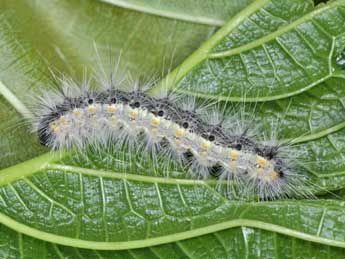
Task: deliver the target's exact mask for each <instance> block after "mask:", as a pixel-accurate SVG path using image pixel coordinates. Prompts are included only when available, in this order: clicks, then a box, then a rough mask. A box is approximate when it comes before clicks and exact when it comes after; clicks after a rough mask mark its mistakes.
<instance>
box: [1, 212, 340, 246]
mask: <svg viewBox="0 0 345 259" xmlns="http://www.w3.org/2000/svg"><path fill="white" fill-rule="evenodd" d="M0 223H2V224H4V225H6V226H7V227H9V228H11V229H13V230H15V231H17V232H19V233H22V234H25V235H28V236H32V237H34V238H37V239H41V240H44V241H48V242H51V243H55V244H60V245H66V246H73V247H78V248H88V249H96V250H123V249H135V248H143V247H150V246H155V245H162V244H167V243H172V242H176V241H180V240H185V239H190V238H194V237H198V236H202V235H206V234H210V233H214V232H218V231H222V230H225V229H229V228H235V227H253V228H259V229H263V230H267V231H272V232H276V233H280V234H284V235H287V236H290V237H294V238H298V239H302V240H305V241H310V242H315V243H319V244H323V245H329V246H335V247H342V248H345V242H342V241H337V240H331V239H328V238H324V237H320V236H317V235H311V234H306V233H303V232H301V231H297V230H292V229H289V228H286V227H282V226H278V225H275V224H270V223H265V222H262V221H258V220H247V219H236V220H229V221H226V222H222V223H218V224H214V225H209V226H207V227H202V228H196V229H193V230H188V231H184V232H180V233H175V234H170V235H166V236H160V237H155V238H148V239H145V240H133V241H121V242H98V241H87V240H82V239H75V238H70V237H62V236H59V235H56V234H51V233H47V232H44V231H41V230H37V229H35V228H32V227H29V226H27V225H25V224H22V223H19V222H17V221H15V220H13V219H12V218H10V217H8V216H6V215H4V214H2V213H0Z"/></svg>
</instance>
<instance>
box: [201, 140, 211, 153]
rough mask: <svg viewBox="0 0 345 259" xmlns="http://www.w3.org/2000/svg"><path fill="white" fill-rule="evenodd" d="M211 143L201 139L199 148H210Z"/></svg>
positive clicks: (205, 149)
mask: <svg viewBox="0 0 345 259" xmlns="http://www.w3.org/2000/svg"><path fill="white" fill-rule="evenodd" d="M210 146H211V144H210V143H209V142H207V141H203V143H201V149H202V150H204V151H207V150H208V149H209V148H210Z"/></svg>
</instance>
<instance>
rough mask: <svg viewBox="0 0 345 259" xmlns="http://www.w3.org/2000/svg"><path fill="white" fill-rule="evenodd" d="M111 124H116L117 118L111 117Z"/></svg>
mask: <svg viewBox="0 0 345 259" xmlns="http://www.w3.org/2000/svg"><path fill="white" fill-rule="evenodd" d="M111 122H112V123H113V124H115V123H116V122H117V118H116V116H114V115H113V116H111Z"/></svg>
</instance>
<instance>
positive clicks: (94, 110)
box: [87, 105, 96, 113]
mask: <svg viewBox="0 0 345 259" xmlns="http://www.w3.org/2000/svg"><path fill="white" fill-rule="evenodd" d="M87 111H88V112H89V113H96V106H94V105H89V107H88V108H87Z"/></svg>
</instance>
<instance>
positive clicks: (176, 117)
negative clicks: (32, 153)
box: [33, 77, 306, 200]
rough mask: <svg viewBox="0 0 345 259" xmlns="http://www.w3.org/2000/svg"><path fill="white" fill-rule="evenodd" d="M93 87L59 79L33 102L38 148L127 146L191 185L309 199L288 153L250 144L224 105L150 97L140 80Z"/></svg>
mask: <svg viewBox="0 0 345 259" xmlns="http://www.w3.org/2000/svg"><path fill="white" fill-rule="evenodd" d="M127 84H128V83H127ZM96 85H97V86H98V88H97V90H94V89H92V88H91V86H90V81H88V80H84V82H83V83H82V84H81V85H78V84H77V83H75V82H74V81H73V80H70V79H61V80H60V87H59V89H57V90H52V91H50V92H47V93H45V94H43V95H41V96H39V97H38V99H37V101H36V106H35V109H34V114H35V116H34V121H33V124H34V128H35V131H36V132H37V135H38V137H39V139H40V142H41V143H42V144H43V145H45V146H48V147H50V148H51V149H53V150H61V149H71V148H74V147H76V148H78V149H79V150H82V149H84V148H85V147H86V146H88V145H101V146H109V145H111V146H113V147H115V148H116V149H122V148H124V147H125V146H126V147H128V149H129V150H130V151H131V152H137V153H141V154H149V155H151V156H153V157H157V156H163V157H165V158H166V159H165V160H166V161H173V162H174V163H179V164H182V165H183V166H184V168H187V173H188V174H190V175H191V176H192V177H193V178H198V179H200V178H201V179H214V178H215V179H217V180H218V181H223V182H224V181H226V182H227V183H229V184H230V183H236V185H237V188H239V189H242V192H243V193H246V196H248V197H249V196H251V195H254V196H257V197H259V199H263V200H267V199H275V198H282V197H290V196H296V195H306V191H305V188H304V185H303V183H304V177H302V176H301V175H299V174H297V173H296V168H294V166H292V165H291V160H293V159H291V158H290V159H286V157H287V156H284V155H282V154H283V153H284V152H286V150H287V149H288V146H284V145H276V144H271V145H269V144H265V143H262V142H261V141H259V140H258V139H255V134H250V133H249V132H250V130H249V128H248V127H244V126H243V124H244V123H243V122H242V121H239V118H238V116H237V117H236V116H235V117H234V116H227V115H226V112H225V110H224V109H223V111H222V108H221V107H222V105H221V103H219V102H216V103H215V102H214V103H208V102H206V101H200V100H198V99H197V98H194V97H192V96H181V95H180V94H178V92H177V91H174V90H171V91H168V90H164V89H163V90H162V91H161V93H159V94H158V95H156V96H149V95H148V94H147V92H148V90H149V89H150V87H151V86H152V83H142V82H140V80H137V81H131V82H130V85H131V86H132V87H131V90H123V88H124V87H123V85H124V83H123V80H118V81H117V80H115V79H114V78H112V77H111V80H96ZM239 113H240V111H239V112H238V114H239ZM230 189H231V190H233V188H228V190H230ZM243 190H245V191H243ZM229 196H232V195H229ZM245 198H246V197H245Z"/></svg>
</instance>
